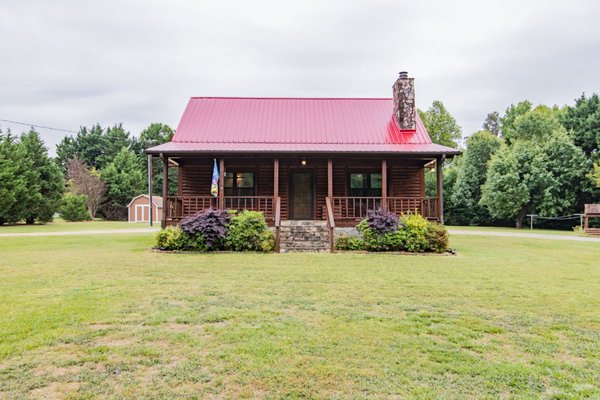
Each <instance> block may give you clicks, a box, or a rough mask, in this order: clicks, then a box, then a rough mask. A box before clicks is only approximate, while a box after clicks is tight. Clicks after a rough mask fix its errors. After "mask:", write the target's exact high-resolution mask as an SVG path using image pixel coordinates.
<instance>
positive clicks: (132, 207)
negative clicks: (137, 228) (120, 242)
mask: <svg viewBox="0 0 600 400" xmlns="http://www.w3.org/2000/svg"><path fill="white" fill-rule="evenodd" d="M149 203H150V199H149V197H148V195H147V194H140V195H139V196H136V197H134V198H133V200H131V202H130V203H129V204H128V205H127V219H128V221H129V222H150V206H149ZM162 213H163V199H162V197H160V196H152V220H153V221H154V222H160V221H161V219H162Z"/></svg>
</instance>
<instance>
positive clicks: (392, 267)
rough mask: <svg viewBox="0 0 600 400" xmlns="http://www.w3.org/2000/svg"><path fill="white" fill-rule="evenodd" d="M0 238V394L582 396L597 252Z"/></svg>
mask: <svg viewBox="0 0 600 400" xmlns="http://www.w3.org/2000/svg"><path fill="white" fill-rule="evenodd" d="M151 242H152V234H136V235H129V236H127V235H97V236H96V235H87V236H81V237H77V236H62V237H28V238H23V237H21V238H18V237H16V238H10V237H4V238H0V254H2V257H1V258H0V276H1V277H2V278H1V279H0V316H1V317H0V399H2V398H24V397H28V396H31V397H33V398H36V397H44V396H46V398H56V397H61V396H65V395H66V396H68V397H69V398H86V399H88V398H146V399H153V398H344V399H346V398H354V399H364V398H373V399H375V398H377V399H379V398H418V399H439V398H455V399H475V398H489V399H497V398H520V399H521V398H522V399H525V398H555V399H571V398H573V399H575V398H599V397H600V262H599V258H600V248H599V245H598V244H597V243H588V242H562V241H554V240H534V239H523V238H514V239H513V238H503V237H478V236H456V237H453V238H452V246H453V247H455V248H457V249H458V252H459V255H458V256H455V257H451V256H397V255H385V254H383V255H374V254H349V253H345V254H333V255H332V254H281V255H277V254H268V255H262V254H213V255H191V254H161V253H155V252H151V251H149V250H148V248H149V247H150V245H151Z"/></svg>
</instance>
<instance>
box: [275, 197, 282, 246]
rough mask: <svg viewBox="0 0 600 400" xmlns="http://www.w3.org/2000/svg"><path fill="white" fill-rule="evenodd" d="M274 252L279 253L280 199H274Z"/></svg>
mask: <svg viewBox="0 0 600 400" xmlns="http://www.w3.org/2000/svg"><path fill="white" fill-rule="evenodd" d="M274 225H275V252H277V253H279V244H280V232H279V231H280V227H281V197H279V196H277V197H276V198H275V223H274Z"/></svg>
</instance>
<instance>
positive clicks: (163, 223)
mask: <svg viewBox="0 0 600 400" xmlns="http://www.w3.org/2000/svg"><path fill="white" fill-rule="evenodd" d="M167 197H169V157H163V185H162V198H163V213H162V218H161V222H160V227H161V228H163V229H164V228H166V227H167V213H166V210H165V205H166V204H167ZM150 209H152V203H150Z"/></svg>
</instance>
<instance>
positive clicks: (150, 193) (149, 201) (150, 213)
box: [148, 154, 164, 226]
mask: <svg viewBox="0 0 600 400" xmlns="http://www.w3.org/2000/svg"><path fill="white" fill-rule="evenodd" d="M148 203H149V205H150V207H149V211H150V212H149V214H148V215H149V216H150V226H152V154H148ZM163 212H164V209H163Z"/></svg>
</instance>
